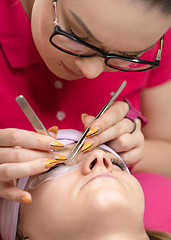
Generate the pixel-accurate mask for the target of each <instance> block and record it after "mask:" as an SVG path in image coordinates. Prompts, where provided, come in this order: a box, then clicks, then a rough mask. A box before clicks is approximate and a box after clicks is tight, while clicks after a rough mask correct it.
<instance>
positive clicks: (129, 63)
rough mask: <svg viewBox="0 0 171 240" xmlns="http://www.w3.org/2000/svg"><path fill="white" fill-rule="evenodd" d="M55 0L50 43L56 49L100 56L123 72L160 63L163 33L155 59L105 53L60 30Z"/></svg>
mask: <svg viewBox="0 0 171 240" xmlns="http://www.w3.org/2000/svg"><path fill="white" fill-rule="evenodd" d="M56 5H57V0H53V9H54V25H55V26H54V32H53V33H52V35H51V36H50V39H49V41H50V43H51V44H52V45H53V46H54V47H55V48H57V49H59V50H61V51H62V52H65V53H67V54H70V55H73V56H77V57H94V56H100V57H102V58H104V62H105V64H106V65H107V66H108V67H110V68H113V69H117V70H120V71H125V72H142V71H146V70H149V69H152V68H155V67H158V66H159V65H160V59H161V53H162V47H163V42H164V35H163V36H162V37H161V38H160V46H159V49H158V51H157V55H156V58H155V61H147V60H143V59H141V58H139V59H135V58H130V57H125V56H121V55H118V54H113V53H106V52H104V51H102V50H101V49H100V48H97V47H95V46H93V45H91V44H89V43H87V42H85V41H83V40H82V39H80V38H79V37H78V36H76V35H74V34H69V33H67V32H65V31H64V30H62V29H61V28H60V26H59V23H58V21H57V15H56V12H57V6H56Z"/></svg>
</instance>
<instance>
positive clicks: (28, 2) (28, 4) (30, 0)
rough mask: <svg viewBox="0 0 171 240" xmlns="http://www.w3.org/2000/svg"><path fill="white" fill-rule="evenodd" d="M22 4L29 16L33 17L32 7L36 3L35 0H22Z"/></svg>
mask: <svg viewBox="0 0 171 240" xmlns="http://www.w3.org/2000/svg"><path fill="white" fill-rule="evenodd" d="M20 2H21V4H22V5H23V8H24V10H25V12H26V13H27V15H28V17H29V18H30V19H31V13H32V7H33V4H34V0H20Z"/></svg>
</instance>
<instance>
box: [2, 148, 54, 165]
mask: <svg viewBox="0 0 171 240" xmlns="http://www.w3.org/2000/svg"><path fill="white" fill-rule="evenodd" d="M56 155H57V153H56V152H54V151H36V150H30V149H25V148H18V147H17V148H0V163H14V162H16V163H17V162H27V161H32V160H35V159H40V158H49V159H51V158H54V157H55V156H56Z"/></svg>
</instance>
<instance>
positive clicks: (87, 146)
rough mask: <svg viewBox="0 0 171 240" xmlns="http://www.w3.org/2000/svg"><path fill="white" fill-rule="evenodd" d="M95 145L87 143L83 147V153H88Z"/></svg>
mask: <svg viewBox="0 0 171 240" xmlns="http://www.w3.org/2000/svg"><path fill="white" fill-rule="evenodd" d="M93 145H94V143H93V142H91V141H89V142H86V143H85V144H84V145H83V147H82V151H83V152H87V151H88V150H90V149H91V147H92V146H93Z"/></svg>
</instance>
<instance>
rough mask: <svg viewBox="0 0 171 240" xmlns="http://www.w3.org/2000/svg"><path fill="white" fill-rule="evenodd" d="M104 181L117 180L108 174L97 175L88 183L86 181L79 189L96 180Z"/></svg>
mask: <svg viewBox="0 0 171 240" xmlns="http://www.w3.org/2000/svg"><path fill="white" fill-rule="evenodd" d="M99 178H101V179H104V178H110V179H114V180H115V181H117V178H116V177H115V176H113V175H112V174H110V173H99V174H97V175H95V176H93V177H92V178H90V179H89V180H88V181H86V182H85V183H84V184H83V186H81V189H82V188H84V187H85V186H86V185H87V184H89V183H90V182H92V181H94V180H96V179H99Z"/></svg>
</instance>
